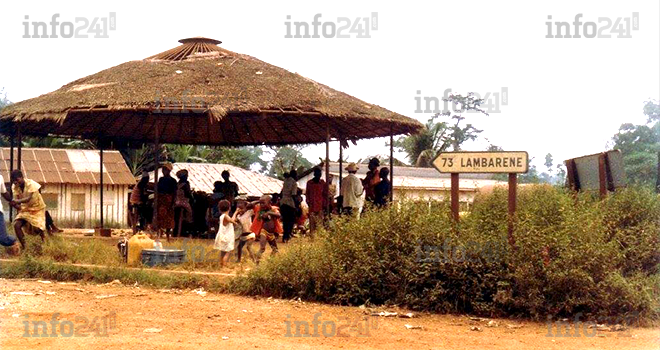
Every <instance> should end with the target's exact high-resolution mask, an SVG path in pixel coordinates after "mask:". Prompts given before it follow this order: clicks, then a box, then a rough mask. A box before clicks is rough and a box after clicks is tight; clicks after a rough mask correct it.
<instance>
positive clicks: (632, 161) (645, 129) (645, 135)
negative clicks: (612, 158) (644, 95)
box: [612, 101, 660, 187]
mask: <svg viewBox="0 0 660 350" xmlns="http://www.w3.org/2000/svg"><path fill="white" fill-rule="evenodd" d="M644 114H646V115H647V116H648V121H647V123H646V124H642V125H634V124H631V123H625V124H621V127H619V132H618V133H616V134H615V135H614V136H613V137H612V144H613V148H614V149H618V150H620V151H621V153H622V155H623V163H624V168H625V171H626V176H627V178H628V182H629V183H631V184H637V185H642V186H651V187H655V186H656V181H657V176H658V169H657V161H658V152H660V105H658V103H655V102H653V101H647V102H646V104H645V105H644Z"/></svg>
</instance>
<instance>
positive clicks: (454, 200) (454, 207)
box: [451, 173, 459, 223]
mask: <svg viewBox="0 0 660 350" xmlns="http://www.w3.org/2000/svg"><path fill="white" fill-rule="evenodd" d="M458 196H459V187H458V173H451V214H452V217H453V219H454V221H455V222H456V223H458V219H459V215H458V209H459V205H458Z"/></svg>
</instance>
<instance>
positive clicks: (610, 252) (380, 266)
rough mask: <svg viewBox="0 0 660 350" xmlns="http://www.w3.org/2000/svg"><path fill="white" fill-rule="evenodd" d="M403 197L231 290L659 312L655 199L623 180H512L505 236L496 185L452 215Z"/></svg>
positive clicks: (348, 299) (492, 310)
mask: <svg viewBox="0 0 660 350" xmlns="http://www.w3.org/2000/svg"><path fill="white" fill-rule="evenodd" d="M432 206H433V207H434V208H435V209H434V210H433V211H431V210H429V206H428V205H426V204H420V203H415V202H409V201H404V202H402V203H398V205H397V206H394V207H391V208H388V209H385V210H370V211H368V212H367V213H365V214H364V215H363V216H362V218H361V219H360V220H349V219H347V218H338V219H335V220H333V221H332V222H331V224H330V225H329V227H328V228H327V229H326V231H324V232H322V233H320V234H319V235H318V236H317V237H318V238H317V240H316V241H314V242H307V243H302V244H298V245H296V246H295V247H293V248H291V249H289V250H288V251H287V252H285V253H283V254H280V255H279V256H276V257H274V258H272V259H270V260H268V261H265V262H264V263H262V264H261V265H260V266H259V267H258V268H256V269H254V270H253V271H250V272H249V273H248V274H247V275H244V276H240V277H238V278H236V279H233V280H232V281H231V282H230V284H229V289H230V290H232V291H234V292H238V293H242V294H259V295H268V296H276V297H282V298H298V297H300V298H303V299H307V300H313V301H321V302H329V303H336V304H347V305H359V304H363V303H373V304H396V305H401V306H405V307H408V308H411V309H414V310H427V311H435V312H468V313H476V314H483V315H513V316H524V317H531V318H535V319H545V318H546V316H547V315H556V316H570V315H574V314H577V313H579V312H581V313H583V314H584V315H586V316H590V317H601V316H611V315H622V314H623V315H631V314H638V315H643V317H645V318H646V319H657V318H658V316H659V315H660V309H659V308H658V296H660V291H659V289H660V287H658V283H657V282H658V281H659V280H660V277H659V275H658V268H659V267H660V260H659V259H660V256H659V254H660V250H659V247H660V245H659V244H658V239H659V237H660V232H659V230H660V228H659V226H660V225H658V223H659V220H660V209H659V208H660V200H659V199H658V196H657V195H655V194H653V193H651V192H648V191H644V190H640V189H625V190H621V191H618V192H617V193H614V194H612V195H610V196H609V197H608V198H607V199H605V200H604V201H599V200H597V199H595V198H594V197H593V196H592V195H590V194H581V195H574V194H572V193H568V192H567V191H565V190H563V189H559V188H556V187H552V186H543V185H537V186H530V187H522V188H521V189H520V191H519V196H518V212H517V215H516V218H515V229H516V230H515V235H514V237H515V248H512V247H510V246H509V244H508V241H507V239H506V237H507V223H508V218H507V193H506V190H505V189H497V188H496V189H495V190H494V191H493V192H492V193H490V194H488V195H480V196H478V197H477V199H476V200H475V203H474V205H473V208H472V210H471V212H470V213H469V214H468V215H466V216H465V217H464V218H462V220H461V223H460V224H459V225H456V224H454V223H453V222H452V220H451V219H450V216H449V209H448V207H447V205H446V204H444V203H433V205H432Z"/></svg>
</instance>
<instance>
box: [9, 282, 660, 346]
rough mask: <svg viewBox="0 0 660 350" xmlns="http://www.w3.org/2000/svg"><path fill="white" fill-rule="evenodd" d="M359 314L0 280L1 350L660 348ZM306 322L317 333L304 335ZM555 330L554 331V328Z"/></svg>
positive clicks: (658, 341) (457, 320) (606, 337)
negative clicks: (407, 326)
mask: <svg viewBox="0 0 660 350" xmlns="http://www.w3.org/2000/svg"><path fill="white" fill-rule="evenodd" d="M379 311H380V310H379ZM387 311H392V310H387ZM394 311H397V312H399V313H406V312H408V311H405V310H394ZM366 313H369V312H368V311H367V310H365V309H360V308H357V307H338V306H327V305H321V304H313V303H303V302H296V301H289V300H276V299H265V298H258V299H255V298H248V297H239V296H233V295H225V294H211V293H207V294H205V293H204V292H202V291H197V292H196V291H190V290H183V291H181V290H153V289H147V288H139V287H136V286H123V285H90V284H79V283H58V282H51V283H42V282H39V281H25V280H6V279H0V349H3V350H5V349H7V350H8V349H21V350H22V349H84V350H96V349H103V350H109V349H127V348H129V347H130V348H133V349H195V350H199V349H211V348H213V349H218V348H228V349H269V350H274V349H292V348H297V349H319V348H320V349H336V348H344V349H353V348H360V349H580V350H586V349H617V350H618V349H659V348H660V329H657V328H635V329H630V330H628V331H626V332H601V331H598V332H597V334H595V336H593V337H588V336H585V334H584V331H585V330H584V329H580V333H579V334H580V336H579V337H556V336H547V334H548V327H547V325H546V324H543V323H532V322H519V321H512V320H506V319H496V320H493V321H494V322H493V323H491V325H492V326H493V327H489V326H488V321H489V320H478V321H475V320H471V319H470V317H468V316H448V315H431V314H420V315H415V316H416V317H414V318H411V319H408V318H399V317H372V316H369V315H366ZM54 314H55V316H53V315H54ZM95 318H96V320H95ZM40 321H43V322H40ZM85 323H87V324H85ZM35 324H36V327H37V332H35V329H34V328H35ZM315 324H316V326H315ZM26 325H27V331H26ZM406 325H410V326H420V327H421V329H408V328H406ZM71 326H73V328H71ZM306 326H307V327H309V332H310V333H312V334H316V335H318V336H310V337H303V336H302V335H303V334H304V333H305V331H304V329H305V327H306ZM472 327H478V330H471V328H472ZM44 328H45V329H44ZM53 328H55V329H56V331H55V333H54V335H55V336H52V335H53ZM296 329H298V330H299V332H298V333H297V332H296ZM586 331H587V332H589V333H590V334H593V333H594V332H595V330H594V329H586ZM44 332H46V335H47V337H42V335H43V333H44ZM552 332H553V334H555V335H556V332H557V330H556V328H553V329H552ZM35 333H36V334H35ZM571 333H572V334H574V333H575V329H574V328H571ZM106 334H107V335H106ZM67 335H72V336H70V337H67ZM85 335H86V336H85ZM297 335H299V336H297ZM338 335H342V336H338Z"/></svg>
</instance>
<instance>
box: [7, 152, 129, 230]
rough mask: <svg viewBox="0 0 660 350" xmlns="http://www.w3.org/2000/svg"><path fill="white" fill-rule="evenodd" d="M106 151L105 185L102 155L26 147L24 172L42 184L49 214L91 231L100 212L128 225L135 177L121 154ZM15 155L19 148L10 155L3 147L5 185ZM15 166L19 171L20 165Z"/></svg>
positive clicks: (118, 224) (67, 225)
mask: <svg viewBox="0 0 660 350" xmlns="http://www.w3.org/2000/svg"><path fill="white" fill-rule="evenodd" d="M104 153H106V154H105V156H104V158H103V161H102V164H103V179H104V181H103V185H101V179H100V177H99V173H98V166H99V163H101V160H100V159H99V152H97V151H94V150H81V149H50V148H23V149H22V152H21V156H22V157H21V169H22V170H23V173H24V174H25V176H26V177H27V178H29V179H32V180H34V181H36V182H38V183H39V184H41V185H42V188H41V195H42V196H43V198H44V201H45V202H46V206H47V210H48V211H49V213H50V215H51V216H52V217H53V219H54V220H55V221H56V222H58V223H60V224H62V225H63V226H65V227H86V228H93V227H94V226H95V225H96V224H97V223H99V222H100V221H101V213H104V214H105V219H106V221H107V222H112V223H113V225H115V226H126V225H127V222H126V217H127V215H126V210H127V209H126V207H127V202H128V193H129V188H130V187H131V186H133V185H135V178H134V177H133V174H132V173H131V171H130V170H129V169H128V166H127V165H126V163H125V162H124V158H122V156H121V154H119V152H117V151H106V152H104ZM17 155H18V152H17V151H16V150H14V155H13V156H12V155H11V154H10V149H9V148H2V149H0V174H2V176H3V177H4V178H5V180H6V181H9V172H10V171H9V170H10V168H11V165H10V162H11V161H12V159H17V158H18V157H17ZM14 167H15V168H18V166H17V164H14ZM101 186H103V189H104V191H103V192H105V193H104V196H103V198H101V197H100V193H101ZM101 209H103V210H101Z"/></svg>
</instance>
